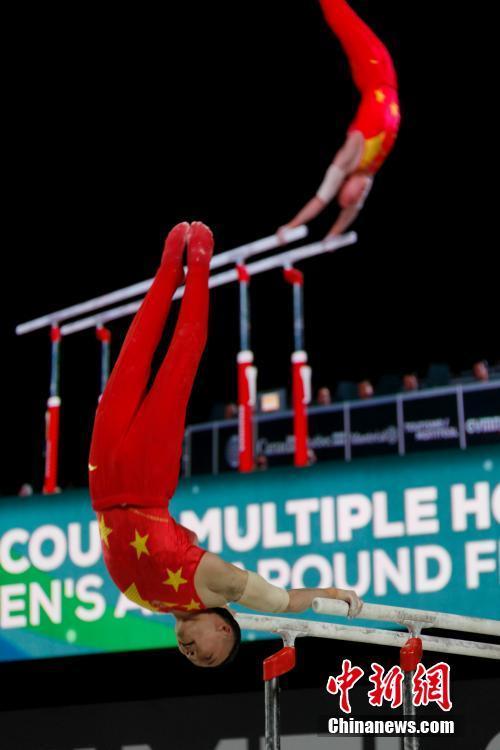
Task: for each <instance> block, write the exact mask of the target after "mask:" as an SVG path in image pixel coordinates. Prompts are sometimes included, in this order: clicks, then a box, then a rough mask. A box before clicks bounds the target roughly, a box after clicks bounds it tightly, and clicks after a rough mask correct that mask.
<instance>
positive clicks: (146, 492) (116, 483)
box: [89, 222, 362, 667]
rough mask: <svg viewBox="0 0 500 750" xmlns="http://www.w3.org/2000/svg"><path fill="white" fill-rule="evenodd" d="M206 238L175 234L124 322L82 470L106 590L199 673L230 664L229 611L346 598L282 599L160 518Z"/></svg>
mask: <svg viewBox="0 0 500 750" xmlns="http://www.w3.org/2000/svg"><path fill="white" fill-rule="evenodd" d="M186 245H187V266H188V273H187V278H186V280H185V283H186V287H185V294H184V298H183V300H182V304H181V308H180V312H179V317H178V320H177V323H176V327H175V331H174V334H173V337H172V340H171V342H170V346H169V348H168V351H167V354H166V356H165V358H164V360H163V362H162V363H161V365H160V367H159V369H158V372H157V374H156V376H155V378H154V381H153V383H152V385H151V386H150V387H148V383H149V379H150V375H151V363H152V359H153V356H154V354H155V351H156V349H157V347H158V344H159V342H160V339H161V336H162V333H163V331H164V327H165V322H166V319H167V316H168V313H169V310H170V306H171V302H172V297H173V294H174V292H175V291H176V289H177V287H178V286H179V285H180V284H182V283H183V282H184V270H183V254H184V250H185V247H186ZM212 250H213V237H212V233H211V232H210V230H209V229H208V228H207V227H206V226H204V225H203V224H202V223H200V222H195V223H193V224H191V226H190V225H189V224H187V223H183V224H179V225H177V226H176V227H175V228H174V229H172V231H171V232H170V234H169V235H168V237H167V240H166V242H165V249H164V252H163V256H162V261H161V264H160V267H159V269H158V272H157V274H156V276H155V279H154V281H153V284H152V285H151V287H150V289H149V291H148V294H147V295H146V298H145V299H144V301H143V303H142V306H141V308H140V310H139V311H138V313H137V315H136V317H135V318H134V320H133V322H132V325H131V326H130V329H129V331H128V334H127V336H126V339H125V342H124V344H123V347H122V350H121V353H120V356H119V358H118V360H117V362H116V365H115V367H114V369H113V372H112V374H111V377H110V379H109V381H108V385H107V387H106V389H105V391H104V394H103V396H102V398H101V401H100V403H99V406H98V409H97V413H96V418H95V424H94V431H93V436H92V444H91V449H90V459H89V483H90V494H91V498H92V507H93V509H94V510H95V511H96V513H97V517H98V521H99V531H100V536H101V543H102V549H103V556H104V561H105V563H106V566H107V568H108V571H109V573H110V575H111V578H112V579H113V581H114V582H115V584H116V585H117V586H118V588H119V589H120V591H122V592H123V593H124V594H125V595H126V596H127V597H128V598H129V599H131V600H132V601H133V602H135V603H137V604H139V605H141V606H143V607H146V608H147V609H150V610H153V611H155V612H169V613H171V614H172V615H173V616H174V617H175V620H176V624H175V632H176V635H177V640H178V645H179V649H180V651H181V652H182V653H183V654H184V655H185V656H187V658H188V659H189V660H190V661H191V662H193V664H195V665H197V666H200V667H215V666H220V665H222V664H224V663H226V662H228V661H230V660H232V658H233V657H234V655H235V653H236V651H237V650H238V646H239V642H240V629H239V626H238V624H237V622H236V620H235V619H234V617H233V616H232V614H231V612H230V611H229V609H228V608H227V604H228V603H229V602H239V603H240V604H242V605H244V606H245V607H248V608H251V609H255V610H259V611H264V612H273V613H274V612H303V611H304V610H306V609H308V608H309V607H310V606H311V603H312V600H313V599H314V597H316V596H323V597H331V598H335V599H341V600H343V601H345V602H347V603H348V604H349V614H350V616H356V615H357V614H358V612H359V610H360V608H361V606H362V604H361V602H360V600H359V599H358V597H357V596H356V594H355V592H354V591H346V590H342V589H335V588H327V589H294V590H291V591H285V590H284V589H281V588H278V587H276V586H273V585H271V584H269V583H267V581H265V580H264V579H263V578H261V577H260V576H259V575H257V574H256V573H253V572H249V571H246V570H241V569H240V568H238V567H236V566H234V565H231V564H230V563H227V562H225V561H224V560H222V559H221V558H220V557H218V556H217V555H215V554H212V553H211V552H208V551H206V550H204V549H202V548H201V547H199V546H198V544H197V542H198V540H197V538H196V535H195V534H194V533H193V532H192V531H190V530H189V529H186V528H185V527H183V526H182V525H180V524H179V523H177V521H175V520H174V518H173V517H172V516H171V515H170V513H169V508H168V504H169V500H170V499H171V497H172V496H173V494H174V492H175V488H176V486H177V482H178V478H179V470H180V461H181V453H182V441H183V434H184V423H185V415H186V407H187V403H188V400H189V396H190V393H191V389H192V386H193V381H194V378H195V375H196V371H197V368H198V364H199V361H200V358H201V355H202V353H203V350H204V348H205V343H206V339H207V328H208V308H209V289H208V279H209V272H210V267H209V266H210V258H211V256H212Z"/></svg>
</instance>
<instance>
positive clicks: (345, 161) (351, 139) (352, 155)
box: [278, 131, 364, 233]
mask: <svg viewBox="0 0 500 750" xmlns="http://www.w3.org/2000/svg"><path fill="white" fill-rule="evenodd" d="M363 148H364V137H363V135H362V134H361V133H360V132H359V131H354V132H352V133H349V135H348V136H347V138H346V140H345V143H344V145H343V146H342V148H341V149H340V150H339V151H338V152H337V154H336V155H335V158H334V160H333V162H332V163H331V165H330V166H329V167H328V170H327V171H326V174H325V177H324V180H323V182H322V183H321V185H320V187H319V188H318V191H317V193H316V195H315V196H314V197H313V198H311V200H310V201H308V202H307V203H306V205H305V206H304V207H303V208H302V209H301V210H300V211H299V213H298V214H297V215H296V216H295V217H294V218H293V219H292V220H291V221H290V222H289V223H288V224H285V225H284V226H282V227H280V228H279V229H278V233H281V232H283V230H285V229H293V228H294V227H298V226H300V225H301V224H307V223H308V222H309V221H312V219H314V218H316V216H318V214H320V213H321V211H323V209H324V208H325V207H326V206H327V205H328V204H329V203H331V201H332V200H333V199H334V198H335V196H336V195H337V193H338V191H339V190H340V188H341V187H342V184H343V182H344V180H345V179H346V178H347V177H349V175H350V174H352V172H354V171H355V170H356V169H357V167H358V165H359V162H360V159H361V156H362V154H363Z"/></svg>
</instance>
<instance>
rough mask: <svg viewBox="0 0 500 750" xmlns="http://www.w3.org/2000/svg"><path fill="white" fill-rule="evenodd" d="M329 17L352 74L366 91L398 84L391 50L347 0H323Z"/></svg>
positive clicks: (360, 88)
mask: <svg viewBox="0 0 500 750" xmlns="http://www.w3.org/2000/svg"><path fill="white" fill-rule="evenodd" d="M320 2H321V7H322V8H323V13H324V16H325V19H326V21H327V23H328V25H329V26H330V28H331V30H332V31H333V33H334V34H335V36H337V37H338V39H339V41H340V43H341V44H342V47H343V49H344V51H345V53H346V55H347V58H348V60H349V65H350V68H351V73H352V77H353V79H354V83H355V84H356V87H357V88H358V90H359V91H360V92H361V93H362V94H363V93H364V92H366V91H369V90H371V89H374V88H377V87H379V86H391V87H393V88H397V85H398V81H397V76H396V72H395V70H394V65H393V62H392V59H391V56H390V54H389V52H388V51H387V48H386V47H385V45H384V44H383V43H382V42H381V41H380V39H379V38H378V37H377V36H376V34H374V33H373V31H372V30H371V29H370V27H369V26H367V25H366V23H364V21H362V20H361V18H360V17H359V16H358V15H357V14H356V13H355V12H354V11H353V10H352V8H351V7H350V6H349V5H348V4H347V3H346V2H345V0H320Z"/></svg>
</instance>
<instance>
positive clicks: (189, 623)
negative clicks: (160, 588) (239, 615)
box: [175, 607, 241, 667]
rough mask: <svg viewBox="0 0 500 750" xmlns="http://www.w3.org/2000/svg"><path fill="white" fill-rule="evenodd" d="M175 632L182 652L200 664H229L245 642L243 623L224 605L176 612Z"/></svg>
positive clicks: (208, 665) (191, 660)
mask: <svg viewBox="0 0 500 750" xmlns="http://www.w3.org/2000/svg"><path fill="white" fill-rule="evenodd" d="M175 634H176V636H177V643H178V646H179V651H180V652H181V654H184V656H185V657H186V658H187V659H189V661H190V662H191V663H192V664H194V665H195V666H197V667H222V666H226V665H227V664H229V663H230V662H232V661H233V659H234V657H235V656H236V654H237V652H238V649H239V647H240V642H241V631H240V626H239V625H238V623H237V622H236V620H235V619H234V617H233V615H232V614H231V612H230V611H229V610H228V609H225V608H223V607H214V608H212V609H205V610H202V611H200V612H192V613H189V614H185V615H184V614H183V615H181V616H177V614H176V621H175Z"/></svg>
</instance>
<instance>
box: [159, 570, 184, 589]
mask: <svg viewBox="0 0 500 750" xmlns="http://www.w3.org/2000/svg"><path fill="white" fill-rule="evenodd" d="M167 573H168V578H167V580H166V581H163V583H164V584H165V586H173V587H174V589H175V591H176V592H177V591H179V588H180V586H182V584H183V583H187V580H186V579H185V578H183V577H182V568H179V570H176V571H175V573H173V572H172V571H171V570H169V569H168V568H167Z"/></svg>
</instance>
